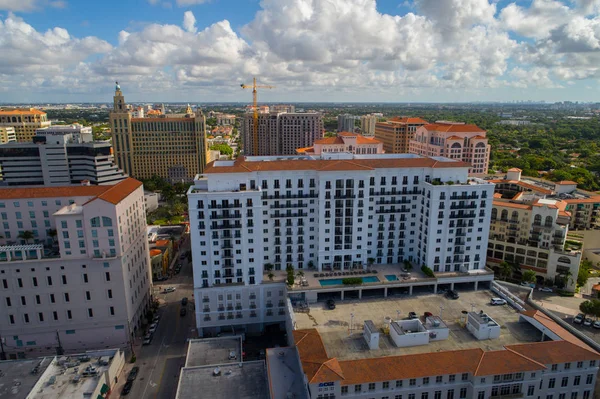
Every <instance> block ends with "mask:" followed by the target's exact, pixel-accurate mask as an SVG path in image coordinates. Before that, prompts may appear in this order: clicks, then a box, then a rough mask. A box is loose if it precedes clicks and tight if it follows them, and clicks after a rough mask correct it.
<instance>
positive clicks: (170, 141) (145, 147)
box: [110, 84, 206, 183]
mask: <svg viewBox="0 0 600 399" xmlns="http://www.w3.org/2000/svg"><path fill="white" fill-rule="evenodd" d="M110 126H111V130H112V142H113V148H114V152H115V159H116V161H117V164H118V165H119V167H121V168H122V169H123V170H124V171H125V173H127V174H128V175H130V176H134V177H136V178H138V179H147V178H150V177H152V176H154V175H157V176H160V177H162V178H164V179H167V180H169V181H171V182H173V183H175V182H181V181H191V180H192V179H193V178H194V176H195V175H196V174H197V173H202V171H203V170H204V165H205V161H206V120H205V118H204V115H203V114H202V112H201V111H199V110H197V111H195V112H194V111H192V109H191V107H189V106H188V108H187V110H186V112H185V114H169V115H164V114H159V115H157V116H154V115H149V114H148V113H147V114H146V117H144V118H134V117H133V113H132V111H131V110H130V108H129V107H128V106H127V104H126V103H125V97H124V96H123V92H122V91H121V87H120V86H119V85H118V84H117V86H116V88H115V96H114V97H113V110H112V112H111V113H110Z"/></svg>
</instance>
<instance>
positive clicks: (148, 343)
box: [142, 336, 152, 345]
mask: <svg viewBox="0 0 600 399" xmlns="http://www.w3.org/2000/svg"><path fill="white" fill-rule="evenodd" d="M150 342H152V336H150V338H145V339H144V342H142V345H150Z"/></svg>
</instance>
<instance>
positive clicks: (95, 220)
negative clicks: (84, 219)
mask: <svg viewBox="0 0 600 399" xmlns="http://www.w3.org/2000/svg"><path fill="white" fill-rule="evenodd" d="M90 225H91V226H92V227H100V218H99V217H95V218H91V219H90Z"/></svg>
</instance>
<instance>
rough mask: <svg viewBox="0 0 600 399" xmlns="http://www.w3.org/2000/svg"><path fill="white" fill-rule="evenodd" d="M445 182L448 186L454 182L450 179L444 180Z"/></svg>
mask: <svg viewBox="0 0 600 399" xmlns="http://www.w3.org/2000/svg"><path fill="white" fill-rule="evenodd" d="M446 184H447V185H449V186H451V185H453V184H454V182H453V181H452V180H448V181H447V182H446Z"/></svg>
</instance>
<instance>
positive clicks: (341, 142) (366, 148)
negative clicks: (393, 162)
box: [296, 132, 383, 156]
mask: <svg viewBox="0 0 600 399" xmlns="http://www.w3.org/2000/svg"><path fill="white" fill-rule="evenodd" d="M296 152H297V153H298V154H305V155H318V156H319V155H321V154H322V153H325V152H347V153H351V154H383V143H382V142H381V141H379V140H376V139H373V138H367V137H364V136H362V135H360V134H358V133H349V132H340V133H338V135H337V137H326V138H322V139H319V140H316V141H315V142H314V144H313V146H312V147H308V148H298V149H297V150H296Z"/></svg>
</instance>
